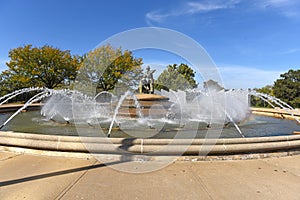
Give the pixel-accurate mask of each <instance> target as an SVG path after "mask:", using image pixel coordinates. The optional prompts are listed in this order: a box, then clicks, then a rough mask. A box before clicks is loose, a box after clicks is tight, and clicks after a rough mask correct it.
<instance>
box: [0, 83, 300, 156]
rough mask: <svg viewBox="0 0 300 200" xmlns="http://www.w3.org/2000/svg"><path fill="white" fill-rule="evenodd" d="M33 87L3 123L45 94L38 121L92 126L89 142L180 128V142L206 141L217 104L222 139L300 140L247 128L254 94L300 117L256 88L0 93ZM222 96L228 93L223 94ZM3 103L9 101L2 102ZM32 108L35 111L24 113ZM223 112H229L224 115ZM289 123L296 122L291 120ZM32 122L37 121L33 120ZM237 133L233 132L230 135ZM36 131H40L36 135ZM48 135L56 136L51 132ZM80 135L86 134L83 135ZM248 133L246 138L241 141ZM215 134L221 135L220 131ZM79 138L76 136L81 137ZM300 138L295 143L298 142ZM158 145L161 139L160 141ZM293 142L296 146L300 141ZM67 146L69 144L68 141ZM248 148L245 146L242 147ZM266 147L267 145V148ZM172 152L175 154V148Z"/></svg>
mask: <svg viewBox="0 0 300 200" xmlns="http://www.w3.org/2000/svg"><path fill="white" fill-rule="evenodd" d="M32 91H39V93H37V94H36V95H34V96H33V97H32V98H31V99H30V100H28V102H26V103H25V104H24V105H22V106H20V107H18V108H17V110H16V111H15V112H14V113H13V114H12V115H10V116H9V117H6V119H5V120H4V119H2V125H1V129H4V130H8V129H6V127H7V126H9V124H10V123H11V122H13V121H14V118H16V116H18V114H19V113H21V112H22V110H25V109H28V108H29V107H30V106H31V105H33V103H35V102H40V101H41V100H42V99H47V100H46V102H45V103H44V105H43V106H42V109H41V110H40V114H41V116H42V117H41V119H40V120H38V123H40V122H41V121H42V122H43V123H50V124H52V125H54V126H59V124H63V125H64V126H65V127H73V131H75V134H74V132H73V134H72V135H76V129H74V126H75V127H76V126H77V127H79V128H81V129H84V130H88V129H91V130H92V131H91V132H93V133H92V134H91V135H88V134H87V135H86V136H91V137H89V138H90V139H86V140H88V141H89V142H91V141H90V140H91V138H93V140H95V138H97V139H98V140H101V142H103V141H104V139H105V138H107V137H112V138H111V141H112V142H113V143H116V144H118V142H120V141H121V139H122V137H127V138H133V139H135V140H136V143H137V144H139V143H141V142H142V141H143V144H145V141H146V140H147V139H148V140H149V141H151V142H150V143H151V144H152V142H153V141H156V142H158V144H168V142H170V140H172V139H174V138H175V136H174V134H175V133H176V134H178V132H180V134H182V135H179V136H178V138H179V139H181V142H183V143H184V142H185V141H186V140H188V139H194V137H195V138H196V139H195V141H194V142H195V143H192V145H191V147H194V146H193V145H200V146H201V145H203V144H204V140H205V137H206V135H205V134H203V133H202V136H201V133H200V132H201V131H202V132H203V131H204V132H207V131H208V130H210V129H212V130H214V124H211V116H212V111H213V110H214V111H216V113H214V116H216V117H217V118H218V117H219V118H220V119H218V120H215V121H214V123H216V121H217V122H218V121H219V122H220V124H217V125H218V127H220V125H221V127H222V128H223V127H224V130H225V133H224V135H221V137H223V138H226V137H227V136H226V132H230V133H229V136H228V137H229V138H232V137H234V138H232V139H226V140H224V139H223V141H222V144H231V145H233V144H235V143H238V142H242V143H243V144H244V143H250V141H252V140H253V141H254V143H255V145H257V144H261V140H262V141H266V140H270V141H273V140H275V141H281V142H282V141H289V145H291V142H298V139H299V140H300V137H299V136H297V135H286V134H283V136H273V137H263V139H261V138H262V137H259V136H260V135H251V131H250V132H249V131H248V132H247V128H244V127H251V126H254V127H255V126H256V124H255V123H254V122H253V120H252V122H251V120H250V118H251V116H252V115H251V110H250V107H249V98H250V96H251V95H253V96H256V97H260V98H261V99H262V100H265V101H266V102H268V104H270V105H272V106H273V107H274V108H275V109H274V110H276V111H277V112H284V114H285V115H289V116H290V118H292V119H294V120H296V121H297V122H298V123H299V117H297V116H299V113H298V112H296V110H294V109H292V108H291V106H289V105H287V104H286V103H284V102H282V101H281V100H279V99H277V98H274V97H271V96H268V95H266V94H262V93H258V92H256V91H252V90H220V91H217V90H215V91H201V90H187V91H172V90H170V91H165V90H161V91H156V93H157V94H134V93H132V92H130V91H127V92H126V93H125V94H123V95H121V96H120V98H116V97H115V96H114V95H113V94H110V93H107V92H102V93H100V94H97V95H95V97H90V96H87V95H85V94H82V93H80V92H78V91H74V90H51V89H47V88H26V89H22V90H18V91H16V92H13V93H11V94H8V95H5V96H3V97H1V98H0V100H1V101H2V102H1V103H3V102H4V103H5V102H7V101H8V100H9V99H12V98H13V97H15V96H17V95H19V94H22V93H24V92H32ZM101 95H110V96H111V98H109V99H108V100H106V101H105V102H103V101H101V102H97V101H96V99H97V97H99V96H101ZM187 96H189V97H190V99H187ZM191 97H192V98H191ZM222 97H225V98H224V99H223V100H222ZM211 102H212V103H211ZM2 108H5V107H3V106H2ZM74 110H76V113H74ZM29 113H31V112H28V113H22V114H29ZM258 114H262V113H258ZM222 116H223V117H224V118H223V119H222ZM249 121H250V122H249ZM254 121H255V120H254ZM259 123H261V122H258V124H259ZM289 123H292V122H290V121H289ZM293 124H294V127H296V130H298V131H299V128H298V129H297V125H296V124H295V123H293ZM31 126H35V125H34V124H33V125H31ZM97 126H98V127H100V130H101V131H99V130H98V129H97V128H95V127H97ZM271 126H273V125H271ZM8 128H9V127H8ZM195 129H196V130H195ZM227 130H229V131H227ZM245 130H246V131H245ZM250 130H251V128H250ZM86 132H89V131H86ZM190 132H193V133H195V135H193V134H192V136H190V135H189V133H190ZM101 133H102V134H101ZM173 133H174V134H173ZM232 133H234V134H233V135H230V134H232ZM47 134H49V133H47ZM124 134H125V135H124ZM0 135H1V136H0V137H2V142H1V145H5V143H4V142H5V141H6V142H7V143H6V145H12V144H11V142H12V141H8V140H3V139H4V137H5V136H8V135H10V136H9V137H21V138H23V139H24V138H27V139H28V137H31V136H32V135H31V134H30V133H28V134H27V136H26V133H25V134H23V135H22V134H21V135H19V134H18V133H15V132H14V133H12V132H5V131H4V132H3V131H2V132H1V134H0ZM219 136H220V135H219ZM254 136H255V137H254ZM261 136H263V135H261ZM32 137H41V136H39V135H35V136H32ZM44 137H51V136H48V135H47V136H44ZM61 137H62V136H61ZM63 137H70V136H63ZM81 137H84V136H82V135H81ZM116 137H117V138H116ZM118 137H119V138H118ZM209 137H210V136H209ZM152 138H153V139H152ZM160 138H162V139H160ZM178 138H175V140H176V141H177V143H178V142H179V141H180V140H179V139H178ZM201 138H204V139H201ZM243 138H245V139H247V140H243V141H241V140H242V139H243ZM73 139H74V138H73ZM97 139H96V140H97ZM215 139H218V137H216V138H215ZM259 139H261V140H259ZM67 140H68V139H67ZM75 140H76V141H77V140H78V139H75ZM77 142H78V141H77ZM179 143H180V142H179ZM219 143H220V144H221V141H219V140H217V141H216V147H218V148H220V147H219V145H218V144H219ZM298 143H299V142H298ZM298 143H296V144H297V145H298ZM62 144H63V143H62V141H61V139H60V145H62ZM270 144H275V143H274V141H273V143H270ZM155 145H157V144H156V143H155ZM247 145H249V144H247ZM247 145H245V146H247ZM61 147H62V146H61ZM289 147H290V148H296V147H298V146H289ZM47 148H48V147H47ZM62 148H63V149H65V150H68V148H67V147H62ZM80 148H81V151H86V150H83V147H80ZM247 148H248V147H247ZM260 148H262V147H260ZM281 148H282V146H281ZM150 149H151V148H150ZM275 149H276V148H275ZM284 149H285V148H284ZM69 150H70V149H69ZM69 150H68V151H69ZM102 150H103V149H102ZM106 150H107V149H106ZM276 150H278V149H276ZM113 151H115V152H117V150H115V149H114V150H109V152H110V153H112V152H113ZM135 151H140V150H136V149H134V150H133V152H135ZM227 151H229V148H228V147H227V149H226V152H227ZM243 151H246V150H245V149H243ZM249 151H250V150H249V149H248V150H247V151H246V152H249ZM255 151H260V150H255ZM263 151H265V149H264V150H263ZM97 152H101V150H97ZM104 152H105V151H104ZM143 152H151V150H146V149H145V148H144V149H143ZM175 152H176V151H175ZM186 152H187V153H186V154H195V152H196V150H195V149H190V150H187V151H186ZM197 152H198V153H199V149H198V150H197ZM220 152H223V151H221V150H218V149H217V150H214V151H212V152H211V153H217V154H218V153H220ZM168 153H171V154H172V152H168ZM173 153H174V152H173ZM223 153H224V152H223ZM227 153H228V152H227Z"/></svg>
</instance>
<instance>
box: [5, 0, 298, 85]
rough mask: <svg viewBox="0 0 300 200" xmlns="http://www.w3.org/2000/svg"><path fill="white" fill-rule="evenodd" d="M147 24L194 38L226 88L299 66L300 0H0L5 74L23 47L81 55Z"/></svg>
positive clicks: (148, 59) (166, 59) (169, 59)
mask: <svg viewBox="0 0 300 200" xmlns="http://www.w3.org/2000/svg"><path fill="white" fill-rule="evenodd" d="M149 26H157V27H164V28H169V29H173V30H176V31H179V32H182V33H184V34H186V35H187V36H189V37H191V38H193V39H194V40H196V41H197V42H198V43H199V44H201V45H202V46H203V47H204V48H205V49H206V51H207V52H208V53H209V55H210V56H211V58H212V59H213V60H214V62H215V63H216V65H217V67H218V69H219V71H220V74H221V76H222V79H223V84H224V86H225V87H227V88H249V87H251V88H252V87H262V86H264V85H267V84H272V83H273V81H274V80H276V79H277V78H278V77H279V74H281V73H283V72H286V71H287V70H288V69H290V68H293V69H299V68H300V37H299V35H300V1H297V0H227V1H224V0H198V1H197V0H191V1H189V0H187V1H180V0H173V1H163V0H160V1H159V0H143V1H141V0H128V1H117V0H110V1H96V0H95V1H92V0H87V1H83V0H82V1H81V0H60V1H58V0H43V1H40V0H26V1H22V0H0V70H1V71H2V70H5V69H6V65H5V62H7V61H8V60H9V58H8V52H9V50H10V49H12V48H16V47H19V46H23V45H25V44H33V45H34V46H42V45H45V44H49V45H53V46H55V47H58V48H60V49H62V50H67V49H68V50H71V52H72V53H74V54H79V55H80V54H83V53H86V52H88V51H90V50H91V49H93V48H94V47H95V46H97V45H98V44H99V43H100V42H102V41H103V40H105V39H107V38H108V37H110V36H112V35H114V34H117V33H119V32H122V31H126V30H129V29H133V28H139V27H149ZM136 55H143V59H144V62H145V63H146V64H148V63H151V64H152V65H156V66H164V65H166V64H172V63H174V62H180V61H181V60H180V58H178V57H176V56H174V55H173V56H172V55H171V56H170V55H169V54H167V53H159V52H149V51H148V52H146V53H145V52H144V53H143V54H139V53H137V54H136Z"/></svg>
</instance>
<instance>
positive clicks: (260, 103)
mask: <svg viewBox="0 0 300 200" xmlns="http://www.w3.org/2000/svg"><path fill="white" fill-rule="evenodd" d="M254 90H255V91H257V92H260V93H264V94H268V95H271V96H274V92H273V86H272V85H266V86H264V87H262V88H254ZM251 106H254V107H271V105H270V104H268V103H267V102H265V101H264V100H262V99H261V98H259V97H256V96H251Z"/></svg>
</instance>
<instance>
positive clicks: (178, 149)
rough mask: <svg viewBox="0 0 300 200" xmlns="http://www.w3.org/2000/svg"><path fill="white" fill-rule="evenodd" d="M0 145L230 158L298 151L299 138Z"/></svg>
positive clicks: (33, 139) (17, 140)
mask: <svg viewBox="0 0 300 200" xmlns="http://www.w3.org/2000/svg"><path fill="white" fill-rule="evenodd" d="M0 145H2V146H14V147H22V148H29V149H40V150H48V151H59V152H80V153H98V154H120V153H124V151H126V153H130V154H145V155H179V154H180V155H181V154H183V155H193V156H195V155H200V156H201V155H202V154H205V155H232V154H248V153H268V152H278V151H279V152H280V151H287V150H300V135H290V136H273V137H255V138H230V139H192V140H190V139H136V138H91V137H74V136H56V135H38V134H30V133H16V132H11V131H7V132H3V131H1V132H0ZM86 146H88V149H89V151H88V150H87V149H86ZM208 150H209V151H208ZM182 152H184V153H182Z"/></svg>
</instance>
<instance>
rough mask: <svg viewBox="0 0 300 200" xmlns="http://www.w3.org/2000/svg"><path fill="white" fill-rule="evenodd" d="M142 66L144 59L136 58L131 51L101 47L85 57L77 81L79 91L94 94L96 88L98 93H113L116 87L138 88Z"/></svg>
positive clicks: (107, 46)
mask: <svg viewBox="0 0 300 200" xmlns="http://www.w3.org/2000/svg"><path fill="white" fill-rule="evenodd" d="M142 64H143V63H142V59H141V58H134V57H133V55H132V52H131V51H128V50H126V51H122V50H121V48H117V49H114V48H113V47H112V46H111V45H105V46H100V47H98V48H96V49H94V50H93V51H91V52H89V53H88V54H86V55H85V56H84V59H83V65H82V67H81V68H80V72H79V74H78V78H77V79H76V80H77V89H79V90H82V89H84V90H85V91H86V92H87V91H90V92H92V93H94V92H95V91H92V90H94V88H96V90H97V91H96V92H101V91H112V90H113V89H115V87H116V86H118V88H119V87H122V90H124V88H126V89H130V88H136V87H137V86H138V82H139V80H140V76H141V72H142V69H141V65H142ZM80 87H81V88H80ZM87 87H89V88H87Z"/></svg>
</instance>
